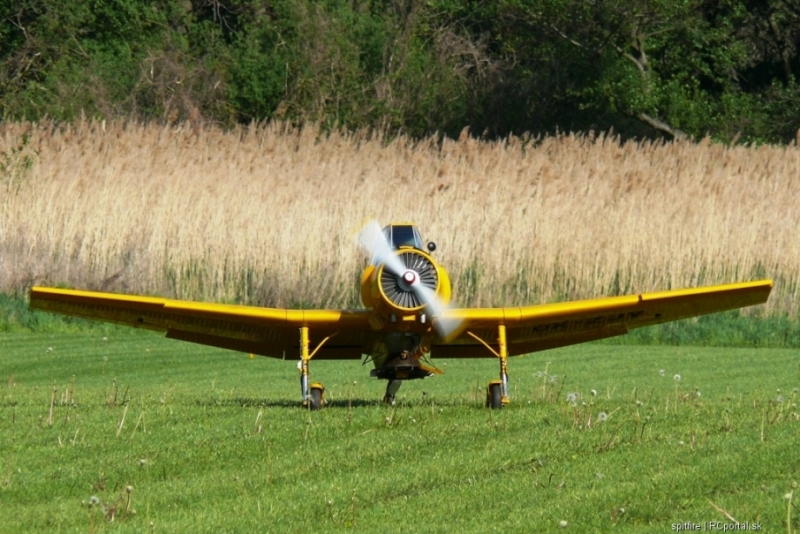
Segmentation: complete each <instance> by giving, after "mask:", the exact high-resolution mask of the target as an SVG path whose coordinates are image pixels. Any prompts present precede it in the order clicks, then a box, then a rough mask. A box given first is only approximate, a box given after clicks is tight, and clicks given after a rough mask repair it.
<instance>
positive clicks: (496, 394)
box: [486, 384, 503, 410]
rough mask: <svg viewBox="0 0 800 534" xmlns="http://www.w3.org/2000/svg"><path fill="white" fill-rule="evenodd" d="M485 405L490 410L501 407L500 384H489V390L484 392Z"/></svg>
mask: <svg viewBox="0 0 800 534" xmlns="http://www.w3.org/2000/svg"><path fill="white" fill-rule="evenodd" d="M486 405H487V406H488V407H489V408H491V409H492V410H499V409H500V408H502V407H503V386H502V384H489V391H487V392H486Z"/></svg>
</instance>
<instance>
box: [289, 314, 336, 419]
mask: <svg viewBox="0 0 800 534" xmlns="http://www.w3.org/2000/svg"><path fill="white" fill-rule="evenodd" d="M334 335H335V334H334ZM332 337H333V335H331V336H328V337H326V338H325V339H323V340H322V341H321V342H320V344H319V345H317V348H315V349H314V352H312V353H310V354H309V352H308V327H307V326H301V327H300V362H299V363H298V365H297V367H298V368H299V369H300V394H301V396H302V399H303V407H305V408H308V409H310V410H319V409H320V408H322V407H323V406H324V405H325V387H324V386H323V385H322V384H320V383H319V382H314V383H311V384H309V372H308V362H309V361H311V358H313V357H314V355H315V354H316V353H317V351H318V350H319V349H320V348H321V347H322V345H324V344H325V342H326V341H328V340H329V339H330V338H332Z"/></svg>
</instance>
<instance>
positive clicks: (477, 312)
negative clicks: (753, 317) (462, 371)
mask: <svg viewBox="0 0 800 534" xmlns="http://www.w3.org/2000/svg"><path fill="white" fill-rule="evenodd" d="M771 290H772V281H771V280H760V281H757V282H745V283H740V284H727V285H720V286H710V287H701V288H693V289H682V290H677V291H662V292H658V293H642V294H639V295H630V296H623V297H610V298H604V299H593V300H583V301H577V302H563V303H557V304H543V305H539V306H527V307H522V308H471V309H470V308H466V309H452V310H447V311H446V312H445V315H444V316H443V320H447V321H451V320H452V321H459V322H460V327H459V330H458V334H457V336H455V338H454V339H452V340H450V341H449V342H444V341H442V342H439V343H434V346H433V348H432V355H433V356H434V357H437V358H470V357H493V354H492V352H491V351H490V350H488V349H487V345H488V347H490V348H491V349H492V350H494V351H497V350H498V347H499V344H498V342H497V336H498V328H497V327H498V325H501V324H502V325H505V326H506V329H507V343H508V352H509V356H515V355H520V354H527V353H530V352H537V351H541V350H546V349H552V348H557V347H564V346H567V345H575V344H578V343H584V342H587V341H595V340H598V339H604V338H609V337H614V336H619V335H622V334H626V333H627V332H628V331H629V330H632V329H634V328H641V327H644V326H650V325H654V324H659V323H666V322H669V321H676V320H679V319H686V318H689V317H697V316H700V315H706V314H709V313H716V312H721V311H725V310H732V309H736V308H742V307H745V306H752V305H755V304H762V303H764V302H766V301H767V298H768V297H769V294H770V291H771ZM484 344H485V345H484Z"/></svg>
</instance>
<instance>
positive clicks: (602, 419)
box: [597, 412, 608, 423]
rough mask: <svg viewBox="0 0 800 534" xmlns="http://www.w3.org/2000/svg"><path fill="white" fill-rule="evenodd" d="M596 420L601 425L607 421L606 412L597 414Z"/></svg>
mask: <svg viewBox="0 0 800 534" xmlns="http://www.w3.org/2000/svg"><path fill="white" fill-rule="evenodd" d="M597 420H598V421H600V422H601V423H604V422H605V421H608V414H607V413H606V412H600V413H599V414H597Z"/></svg>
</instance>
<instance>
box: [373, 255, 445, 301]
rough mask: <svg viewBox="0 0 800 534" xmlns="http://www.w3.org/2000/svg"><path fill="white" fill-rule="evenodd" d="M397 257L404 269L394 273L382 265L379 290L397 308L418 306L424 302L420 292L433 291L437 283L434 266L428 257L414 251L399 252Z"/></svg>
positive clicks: (437, 277)
mask: <svg viewBox="0 0 800 534" xmlns="http://www.w3.org/2000/svg"><path fill="white" fill-rule="evenodd" d="M397 257H398V259H399V260H400V263H401V264H402V265H403V267H404V270H403V272H401V273H395V272H393V271H392V270H391V269H389V268H388V266H386V265H384V266H383V269H382V270H381V279H380V285H381V290H382V291H383V294H384V295H386V298H387V299H388V300H389V301H390V302H391V303H392V304H393V305H395V306H397V307H398V308H404V309H407V310H414V309H417V308H420V307H421V306H422V305H423V303H424V301H423V299H422V296H421V294H420V293H421V292H423V291H424V292H427V293H435V292H436V288H437V287H438V285H439V276H438V274H437V273H436V267H434V265H433V263H431V261H430V260H429V259H428V258H426V257H425V256H422V255H421V254H418V253H416V252H401V253H400V254H397ZM417 285H419V286H421V287H417ZM423 288H424V289H423ZM426 290H427V291H426Z"/></svg>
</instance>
